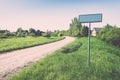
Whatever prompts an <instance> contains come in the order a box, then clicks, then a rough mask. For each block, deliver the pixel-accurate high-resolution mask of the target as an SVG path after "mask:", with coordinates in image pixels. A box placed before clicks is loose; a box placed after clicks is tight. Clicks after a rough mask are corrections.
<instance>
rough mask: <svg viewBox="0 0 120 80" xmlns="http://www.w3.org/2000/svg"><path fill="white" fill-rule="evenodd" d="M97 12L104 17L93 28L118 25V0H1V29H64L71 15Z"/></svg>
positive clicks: (67, 26) (76, 15)
mask: <svg viewBox="0 0 120 80" xmlns="http://www.w3.org/2000/svg"><path fill="white" fill-rule="evenodd" d="M96 13H102V14H103V20H102V22H101V23H92V25H91V26H92V28H94V27H103V26H104V25H106V24H111V25H116V26H120V21H119V20H120V16H119V14H120V0H0V29H7V30H10V31H16V30H17V28H19V27H21V28H23V29H29V28H35V29H39V30H42V31H47V30H51V31H54V30H67V29H69V24H70V23H71V21H72V19H73V18H74V17H77V18H78V16H79V15H83V14H96ZM83 25H88V24H83Z"/></svg>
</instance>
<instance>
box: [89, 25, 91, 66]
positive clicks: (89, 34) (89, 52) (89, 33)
mask: <svg viewBox="0 0 120 80" xmlns="http://www.w3.org/2000/svg"><path fill="white" fill-rule="evenodd" d="M90 30H91V23H89V27H88V66H89V65H90Z"/></svg>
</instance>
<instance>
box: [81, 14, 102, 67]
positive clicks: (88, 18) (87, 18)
mask: <svg viewBox="0 0 120 80" xmlns="http://www.w3.org/2000/svg"><path fill="white" fill-rule="evenodd" d="M79 22H80V23H89V28H88V66H89V65H90V30H91V23H95V22H102V14H85V15H79Z"/></svg>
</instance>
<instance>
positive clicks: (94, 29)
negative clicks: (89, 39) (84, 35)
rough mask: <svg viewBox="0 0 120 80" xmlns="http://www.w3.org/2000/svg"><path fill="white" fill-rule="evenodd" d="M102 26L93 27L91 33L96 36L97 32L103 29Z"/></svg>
mask: <svg viewBox="0 0 120 80" xmlns="http://www.w3.org/2000/svg"><path fill="white" fill-rule="evenodd" d="M101 29H102V28H93V30H92V33H91V35H92V36H96V35H97V33H98V32H99V31H100V30H101Z"/></svg>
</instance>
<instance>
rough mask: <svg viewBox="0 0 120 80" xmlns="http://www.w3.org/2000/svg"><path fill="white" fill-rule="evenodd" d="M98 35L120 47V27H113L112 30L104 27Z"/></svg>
mask: <svg viewBox="0 0 120 80" xmlns="http://www.w3.org/2000/svg"><path fill="white" fill-rule="evenodd" d="M97 37H98V38H99V39H101V40H103V41H106V42H108V43H110V44H112V45H115V46H117V47H120V28H112V29H110V30H107V29H103V30H101V31H100V32H99V34H98V35H97Z"/></svg>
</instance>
